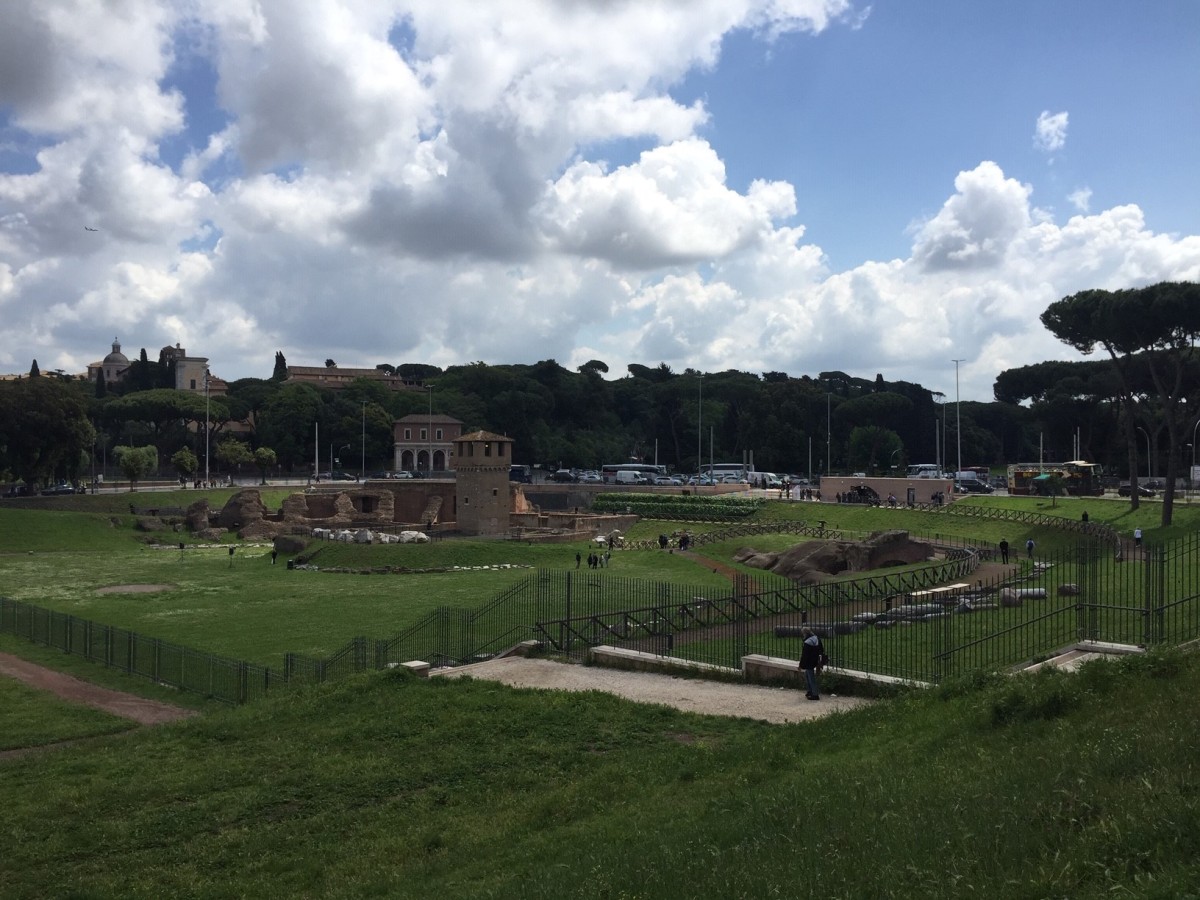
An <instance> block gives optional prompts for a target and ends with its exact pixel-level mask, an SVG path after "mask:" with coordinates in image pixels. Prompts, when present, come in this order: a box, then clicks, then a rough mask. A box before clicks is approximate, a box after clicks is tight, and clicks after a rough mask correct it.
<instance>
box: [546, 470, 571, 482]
mask: <svg viewBox="0 0 1200 900" xmlns="http://www.w3.org/2000/svg"><path fill="white" fill-rule="evenodd" d="M550 480H551V481H560V482H573V481H574V480H575V473H574V472H572V471H571V470H570V469H559V470H558V471H557V472H555V473H554V474H553V475H551V476H550Z"/></svg>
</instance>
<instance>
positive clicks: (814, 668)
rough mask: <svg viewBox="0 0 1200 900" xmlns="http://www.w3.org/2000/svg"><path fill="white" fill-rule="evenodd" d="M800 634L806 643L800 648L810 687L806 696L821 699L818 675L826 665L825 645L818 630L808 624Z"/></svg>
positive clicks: (805, 680) (805, 674)
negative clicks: (818, 634)
mask: <svg viewBox="0 0 1200 900" xmlns="http://www.w3.org/2000/svg"><path fill="white" fill-rule="evenodd" d="M800 634H801V635H802V636H803V637H804V645H803V646H802V647H801V649H800V668H801V669H802V670H803V671H804V682H805V685H806V686H807V688H808V692H807V693H806V694H805V695H804V696H805V697H807V698H808V699H809V700H820V699H821V692H820V690H819V688H818V685H817V676H818V675H820V674H821V669H823V668H824V667H825V661H826V659H827V657H826V656H825V647H824V645H823V644H822V643H821V639H820V638H819V637H817V634H816V632H815V631H813V630H812V629H811V628H809V627H808V626H807V625H805V626H804V627H803V628H802V629H801V630H800Z"/></svg>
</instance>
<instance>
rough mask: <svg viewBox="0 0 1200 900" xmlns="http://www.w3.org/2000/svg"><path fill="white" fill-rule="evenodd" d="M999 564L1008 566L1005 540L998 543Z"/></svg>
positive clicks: (1006, 542)
mask: <svg viewBox="0 0 1200 900" xmlns="http://www.w3.org/2000/svg"><path fill="white" fill-rule="evenodd" d="M1000 562H1002V563H1004V564H1005V565H1006V566H1007V565H1008V541H1007V540H1006V539H1002V540H1001V541H1000Z"/></svg>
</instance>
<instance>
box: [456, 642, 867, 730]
mask: <svg viewBox="0 0 1200 900" xmlns="http://www.w3.org/2000/svg"><path fill="white" fill-rule="evenodd" d="M433 674H434V675H435V676H439V677H443V678H462V677H471V678H480V679H483V680H485V681H499V682H501V683H503V684H507V685H511V686H513V687H528V688H542V689H545V690H560V691H604V692H605V693H609V694H616V695H617V696H618V697H625V698H626V699H628V700H635V701H637V702H638V703H658V704H662V705H665V706H673V707H675V708H676V709H682V710H685V711H687V712H697V713H703V714H705V715H711V716H735V717H742V718H747V719H760V720H762V721H766V722H770V723H772V724H776V725H778V724H782V723H785V722H801V721H804V720H806V719H816V718H819V717H820V716H827V715H829V714H831V713H835V712H841V711H844V710H848V709H853V708H855V707H858V706H862V705H864V704H867V703H870V702H872V701H870V700H867V699H864V698H861V697H838V696H836V695H833V694H824V695H823V696H822V697H821V699H820V700H819V701H812V700H805V699H804V694H803V693H801V691H800V690H799V689H798V688H792V687H787V688H783V687H763V686H761V685H751V684H730V683H729V682H725V681H705V680H704V679H701V678H679V677H677V676H674V675H661V674H657V673H653V672H627V671H624V670H621V669H607V668H602V667H599V666H580V665H571V664H569V663H560V662H552V661H551V660H548V659H526V658H524V657H521V656H510V657H507V658H505V659H493V660H488V661H487V662H481V663H475V664H473V665H470V666H462V667H460V668H456V669H438V670H435V671H434V672H433Z"/></svg>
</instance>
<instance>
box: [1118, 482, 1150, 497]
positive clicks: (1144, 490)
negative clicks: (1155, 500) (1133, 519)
mask: <svg viewBox="0 0 1200 900" xmlns="http://www.w3.org/2000/svg"><path fill="white" fill-rule="evenodd" d="M1137 492H1138V496H1139V497H1157V496H1158V494H1157V493H1156V492H1155V491H1154V490H1153V489H1151V488H1148V487H1146V486H1145V485H1144V484H1139V485H1138V487H1137ZM1117 493H1118V494H1120V495H1121V496H1122V497H1128V496H1129V494H1130V487H1129V482H1128V481H1125V482H1122V483H1121V486H1120V487H1119V488H1117Z"/></svg>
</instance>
